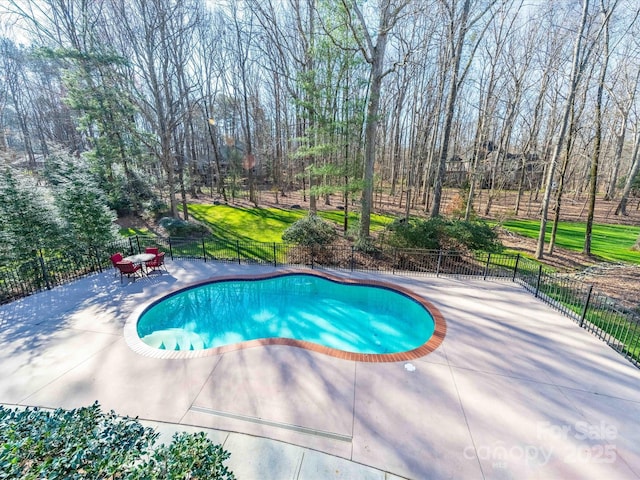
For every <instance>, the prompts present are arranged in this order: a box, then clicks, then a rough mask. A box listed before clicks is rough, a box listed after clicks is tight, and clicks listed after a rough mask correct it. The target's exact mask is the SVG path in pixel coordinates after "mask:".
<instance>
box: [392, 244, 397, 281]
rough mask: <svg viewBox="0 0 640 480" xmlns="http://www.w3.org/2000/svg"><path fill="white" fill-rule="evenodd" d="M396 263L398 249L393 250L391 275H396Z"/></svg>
mask: <svg viewBox="0 0 640 480" xmlns="http://www.w3.org/2000/svg"><path fill="white" fill-rule="evenodd" d="M397 261H398V249H397V248H394V249H393V261H392V262H391V275H395V274H396V263H397Z"/></svg>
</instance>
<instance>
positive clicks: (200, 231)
mask: <svg viewBox="0 0 640 480" xmlns="http://www.w3.org/2000/svg"><path fill="white" fill-rule="evenodd" d="M158 225H160V226H161V227H162V228H164V229H165V230H166V231H167V233H168V234H169V236H171V237H194V236H202V235H207V234H209V233H210V232H209V229H208V228H207V227H205V226H204V225H202V224H200V223H196V222H188V221H185V220H182V219H180V218H174V217H163V218H161V219H160V220H159V221H158Z"/></svg>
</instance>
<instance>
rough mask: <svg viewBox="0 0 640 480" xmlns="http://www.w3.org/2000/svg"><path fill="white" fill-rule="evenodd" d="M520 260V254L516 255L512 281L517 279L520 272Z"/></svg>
mask: <svg viewBox="0 0 640 480" xmlns="http://www.w3.org/2000/svg"><path fill="white" fill-rule="evenodd" d="M519 262H520V254H517V255H516V264H515V266H514V267H513V278H512V279H511V281H512V282H515V281H516V274H517V273H518V263H519Z"/></svg>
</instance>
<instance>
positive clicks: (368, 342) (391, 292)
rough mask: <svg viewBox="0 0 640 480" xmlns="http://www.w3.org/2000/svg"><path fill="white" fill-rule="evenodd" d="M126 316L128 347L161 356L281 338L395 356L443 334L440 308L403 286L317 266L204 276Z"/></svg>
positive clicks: (425, 349)
mask: <svg viewBox="0 0 640 480" xmlns="http://www.w3.org/2000/svg"><path fill="white" fill-rule="evenodd" d="M132 317H133V318H132V319H130V321H129V322H128V324H127V326H128V328H127V327H125V337H126V338H127V342H128V343H129V345H130V346H131V347H132V348H134V350H136V351H138V352H139V353H143V354H147V355H152V356H155V357H169V358H176V357H182V358H184V357H194V356H201V355H203V354H206V355H211V354H217V353H223V352H225V351H229V350H236V349H241V348H247V347H252V346H258V345H269V344H284V345H290V346H296V347H303V348H307V349H310V350H314V351H319V352H322V353H325V354H328V355H332V356H337V357H341V358H345V359H351V360H359V361H372V362H375V361H377V362H380V361H402V360H408V359H413V358H417V357H420V356H423V355H426V354H427V353H429V352H431V351H433V350H435V348H437V347H438V346H439V345H440V343H441V342H442V340H443V339H444V335H445V332H446V324H445V322H444V319H443V317H442V315H441V314H440V312H439V311H438V310H437V309H436V308H435V307H434V306H433V305H431V304H430V303H429V302H427V301H425V300H424V299H422V298H421V297H419V296H417V295H415V294H413V293H412V292H411V291H409V290H406V289H404V288H401V287H398V286H395V285H390V284H386V283H382V282H377V281H370V280H353V279H346V278H340V277H336V276H332V275H328V274H326V273H319V272H313V273H310V272H294V271H281V272H275V273H271V274H267V275H260V276H252V277H222V278H215V279H210V280H207V281H205V282H199V283H197V284H193V285H190V286H188V287H185V288H182V289H180V290H176V291H174V292H171V293H169V294H168V295H165V296H163V297H162V298H160V299H158V300H155V301H153V302H152V303H151V304H149V305H147V306H144V308H142V309H140V310H139V311H138V312H136V313H135V314H134V315H133V316H132ZM132 326H134V327H135V332H133V331H132ZM127 332H128V334H127ZM134 333H135V335H134Z"/></svg>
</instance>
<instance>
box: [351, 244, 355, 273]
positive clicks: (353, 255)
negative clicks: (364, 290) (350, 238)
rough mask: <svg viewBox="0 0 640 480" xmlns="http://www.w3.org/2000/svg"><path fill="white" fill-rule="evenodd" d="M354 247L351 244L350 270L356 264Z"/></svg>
mask: <svg viewBox="0 0 640 480" xmlns="http://www.w3.org/2000/svg"><path fill="white" fill-rule="evenodd" d="M354 252H355V247H354V246H353V245H351V271H352V272H353V270H354V268H355V264H356V259H355V253H354Z"/></svg>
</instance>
